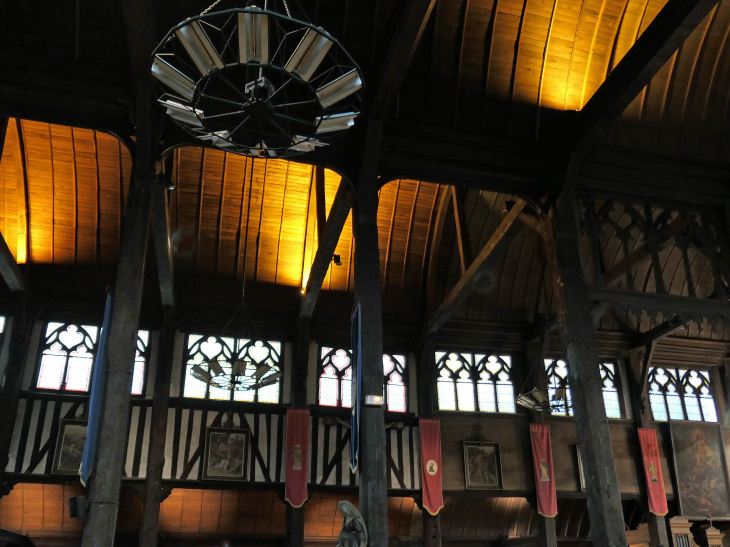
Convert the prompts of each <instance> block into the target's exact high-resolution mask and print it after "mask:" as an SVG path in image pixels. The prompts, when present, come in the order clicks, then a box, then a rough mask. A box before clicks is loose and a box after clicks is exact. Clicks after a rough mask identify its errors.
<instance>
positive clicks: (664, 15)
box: [567, 0, 718, 149]
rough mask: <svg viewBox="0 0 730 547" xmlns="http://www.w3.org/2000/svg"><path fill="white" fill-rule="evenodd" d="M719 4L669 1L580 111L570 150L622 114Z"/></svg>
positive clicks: (698, 0)
mask: <svg viewBox="0 0 730 547" xmlns="http://www.w3.org/2000/svg"><path fill="white" fill-rule="evenodd" d="M717 3H718V0H669V1H668V2H667V3H666V4H665V5H664V7H663V8H662V10H661V11H660V12H659V13H658V14H657V16H656V17H654V20H653V21H652V22H651V24H650V25H649V26H648V27H647V28H646V30H645V31H644V32H643V33H642V34H641V36H640V37H639V39H638V40H637V41H636V43H635V44H634V45H633V46H632V47H631V48H630V49H629V51H628V52H626V55H624V57H623V58H622V59H621V61H620V62H619V63H618V65H616V68H614V69H613V71H611V73H610V74H609V75H608V77H607V78H606V80H605V81H604V82H603V84H601V86H600V87H599V88H598V89H597V90H596V92H595V93H594V94H593V96H592V97H591V98H590V100H589V101H588V102H587V103H586V105H585V106H584V107H583V108H582V109H581V111H580V112H579V113H578V114H577V116H576V118H575V121H574V123H573V130H572V132H571V134H570V135H569V136H568V142H567V144H568V147H569V149H572V148H573V147H574V146H575V145H576V144H578V143H579V142H580V141H581V140H583V138H584V137H586V136H587V135H588V134H589V133H590V132H591V131H592V130H594V129H595V128H596V127H598V126H599V125H600V124H602V123H608V122H610V121H612V120H613V118H616V117H617V116H619V115H621V113H622V112H623V111H624V110H625V109H626V107H628V106H629V104H631V101H633V100H634V98H635V97H636V96H637V95H638V94H639V93H640V92H641V90H642V89H644V88H645V87H646V86H647V85H649V83H650V82H651V80H652V78H653V77H654V75H655V74H656V73H657V72H658V71H659V70H660V69H661V68H662V67H663V66H664V64H665V63H666V62H667V61H668V60H669V59H670V58H671V56H672V55H674V52H676V51H677V49H679V47H680V46H681V45H682V44H683V43H684V41H685V39H686V38H687V37H688V36H689V35H690V34H691V33H692V31H693V30H694V29H695V28H697V26H698V25H699V24H700V23H701V22H702V20H703V19H704V18H705V17H706V16H707V14H708V13H710V10H711V9H712V8H713V7H715V6H716V5H717Z"/></svg>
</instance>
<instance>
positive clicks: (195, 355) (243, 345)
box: [183, 334, 282, 404]
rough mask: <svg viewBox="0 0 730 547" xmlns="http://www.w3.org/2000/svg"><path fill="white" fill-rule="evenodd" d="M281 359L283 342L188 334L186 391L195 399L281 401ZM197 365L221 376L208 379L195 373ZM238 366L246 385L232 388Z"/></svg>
mask: <svg viewBox="0 0 730 547" xmlns="http://www.w3.org/2000/svg"><path fill="white" fill-rule="evenodd" d="M280 361H281V342H277V341H272V340H269V341H266V340H251V339H249V338H232V337H226V336H206V335H203V334H188V336H187V344H186V359H185V379H184V387H183V394H184V396H185V397H191V398H195V399H213V400H218V401H242V402H250V403H274V404H276V403H279V401H280V398H281V382H280V381H278V380H279V379H280V378H281V375H282V373H281V367H280ZM236 363H240V364H238V365H237V364H236ZM193 367H199V368H201V369H202V370H203V371H205V372H206V373H211V374H213V375H214V376H215V377H216V378H219V377H220V379H218V380H215V381H213V382H211V383H207V382H204V381H202V380H200V379H199V378H197V377H196V376H195V375H193V374H192V372H193ZM234 367H241V368H240V371H241V372H242V374H241V375H240V385H241V388H245V389H232V388H231V383H230V379H231V378H232V374H235V373H236V372H238V371H237V370H234ZM267 380H269V383H267ZM256 384H261V385H260V387H254V386H255V385H256Z"/></svg>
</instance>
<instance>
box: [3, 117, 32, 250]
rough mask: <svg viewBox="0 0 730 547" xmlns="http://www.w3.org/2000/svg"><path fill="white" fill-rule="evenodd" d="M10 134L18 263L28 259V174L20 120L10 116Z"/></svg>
mask: <svg viewBox="0 0 730 547" xmlns="http://www.w3.org/2000/svg"><path fill="white" fill-rule="evenodd" d="M8 125H9V127H10V132H11V135H12V146H13V160H14V162H15V198H16V201H17V204H18V220H17V227H18V228H17V232H18V246H17V251H16V256H17V262H18V264H23V263H25V262H27V261H28V258H29V256H28V244H29V238H28V227H29V217H28V174H27V171H26V167H27V162H26V157H25V143H24V141H23V127H22V125H21V123H20V120H19V119H17V118H11V119H10V120H9V121H8Z"/></svg>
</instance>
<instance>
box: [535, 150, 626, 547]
mask: <svg viewBox="0 0 730 547" xmlns="http://www.w3.org/2000/svg"><path fill="white" fill-rule="evenodd" d="M579 169H580V155H579V154H577V155H574V157H573V159H572V161H571V162H570V165H569V167H568V171H567V174H566V179H565V185H564V188H563V192H562V194H561V196H560V199H559V200H558V202H557V203H556V205H555V207H554V208H553V211H552V213H551V215H550V219H552V223H551V222H550V219H548V220H546V221H545V222H544V223H543V226H544V230H545V233H544V237H545V243H546V250H547V256H548V258H549V260H550V261H551V266H552V267H553V269H554V274H555V279H554V282H555V297H556V298H555V300H556V303H557V306H558V320H559V328H560V337H561V340H562V343H563V349H564V351H565V354H566V356H567V358H568V363H569V366H570V379H569V382H570V390H571V393H572V403H573V412H574V415H575V426H576V431H577V435H578V442H579V444H580V449H581V458H582V461H583V468H584V470H585V477H586V490H587V492H586V493H587V498H588V516H589V518H590V522H591V538H592V540H593V545H594V546H595V547H616V546H618V545H626V533H625V532H624V517H623V510H622V508H621V498H620V495H619V489H618V480H617V478H616V469H615V467H614V463H613V453H612V451H611V438H610V436H609V431H608V420H607V418H606V411H605V408H604V405H603V393H602V384H601V375H600V370H599V362H598V349H597V347H596V339H595V333H594V330H593V321H592V319H591V312H590V303H589V299H588V289H587V287H586V283H585V280H584V278H583V270H582V268H581V263H582V261H581V259H580V256H579V252H578V243H579V237H580V232H579V229H578V209H577V199H576V194H575V185H576V182H577V176H578V173H579ZM553 230H554V231H553Z"/></svg>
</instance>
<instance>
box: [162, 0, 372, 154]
mask: <svg viewBox="0 0 730 547" xmlns="http://www.w3.org/2000/svg"><path fill="white" fill-rule="evenodd" d="M218 2H220V0H218ZM218 2H216V3H214V4H213V5H212V6H211V7H210V8H208V9H207V10H206V11H204V12H203V13H202V14H200V15H198V16H195V17H191V18H190V19H187V20H186V21H183V22H182V23H180V24H179V25H177V26H176V27H174V28H172V29H171V30H170V32H168V33H167V35H166V36H165V38H164V39H163V40H162V42H161V43H160V44H159V45H158V46H157V48H156V49H155V51H154V53H153V54H152V59H151V66H150V73H151V75H152V76H153V77H154V79H155V81H156V82H157V84H158V88H159V97H158V101H159V103H160V104H161V105H162V106H163V107H164V108H165V110H166V113H167V115H168V116H169V117H170V118H171V119H172V120H173V121H174V122H175V123H176V124H177V125H179V126H180V127H182V128H183V129H184V130H185V131H187V132H188V133H189V134H191V135H193V136H194V137H196V138H197V139H199V140H201V141H203V142H204V143H206V144H208V145H211V146H215V147H217V148H220V149H222V150H225V151H228V152H234V153H238V154H245V155H249V156H254V157H282V156H289V155H293V154H301V153H306V152H311V151H313V150H315V149H317V148H319V147H322V146H327V145H328V144H329V143H330V142H332V140H333V139H334V138H335V137H337V136H338V135H339V134H341V133H342V132H343V131H346V130H347V129H349V128H351V127H352V126H353V125H354V123H355V120H356V118H357V116H358V114H359V113H360V105H361V102H362V100H361V96H360V94H361V92H362V89H363V86H364V83H363V78H362V73H361V71H360V68H359V67H358V66H357V64H356V63H355V61H354V60H353V59H352V57H350V55H349V54H348V53H347V51H345V49H344V48H343V47H342V46H341V45H340V44H339V42H338V41H337V40H336V39H335V38H333V37H332V35H331V34H329V33H328V32H327V31H326V30H324V29H321V28H319V27H316V26H314V25H312V24H311V23H308V22H306V21H304V20H302V19H297V18H294V17H292V15H291V12H290V10H289V7H290V6H289V4H288V3H287V2H286V0H257V1H256V2H251V1H250V2H249V3H248V4H247V5H246V7H244V8H233V9H226V10H222V11H214V12H211V11H209V10H211V9H212V8H213V7H214V6H216V5H217V4H218Z"/></svg>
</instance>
